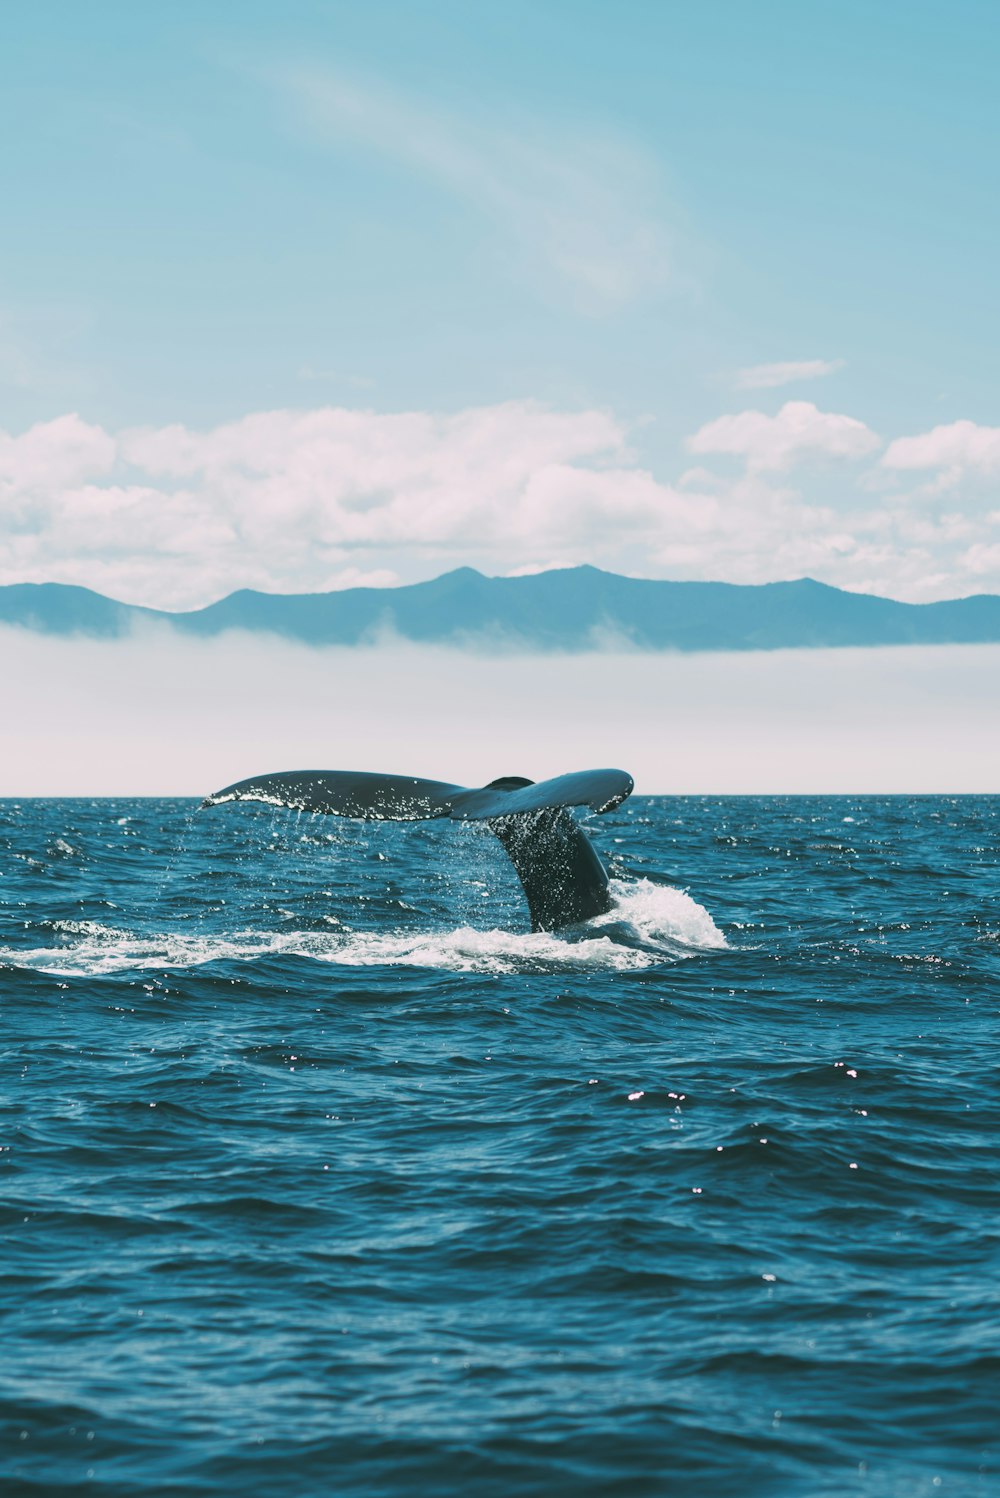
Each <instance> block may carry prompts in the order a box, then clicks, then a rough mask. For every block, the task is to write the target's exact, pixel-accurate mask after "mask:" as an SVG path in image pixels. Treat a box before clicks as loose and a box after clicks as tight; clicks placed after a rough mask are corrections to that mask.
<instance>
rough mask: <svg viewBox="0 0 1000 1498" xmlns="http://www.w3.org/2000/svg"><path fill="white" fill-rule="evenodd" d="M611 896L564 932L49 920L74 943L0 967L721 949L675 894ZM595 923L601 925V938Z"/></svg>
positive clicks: (622, 890)
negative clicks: (172, 928) (224, 931)
mask: <svg viewBox="0 0 1000 1498" xmlns="http://www.w3.org/2000/svg"><path fill="white" fill-rule="evenodd" d="M611 892H612V895H613V897H614V901H615V905H614V909H613V910H611V911H609V913H608V914H607V915H605V916H599V917H598V918H597V919H596V920H594V921H591V922H589V924H588V925H587V926H581V927H579V928H577V930H576V931H575V932H574V933H573V935H572V937H569V936H562V935H555V934H554V933H550V932H545V931H541V932H532V933H530V934H529V933H518V932H513V931H499V930H492V931H477V930H474V929H473V928H472V927H470V926H460V927H458V929H454V930H437V931H433V930H432V931H421V932H414V931H399V930H397V931H391V932H390V931H386V932H382V931H343V930H341V931H335V932H315V931H281V932H277V931H250V930H245V931H237V932H233V933H232V934H229V935H209V934H206V933H201V934H188V933H184V932H165V933H162V934H157V935H150V936H141V935H138V934H136V933H134V932H129V931H126V930H121V929H119V928H117V927H114V926H104V925H101V924H100V923H98V922H96V921H59V922H54V923H53V924H54V928H55V929H57V930H59V931H60V932H61V934H63V935H64V936H70V937H75V938H76V940H74V941H71V942H69V943H67V944H66V945H65V946H60V947H51V946H46V947H36V948H32V949H29V950H23V949H22V950H18V949H16V948H5V949H0V965H7V964H11V965H17V966H18V967H29V968H34V969H36V970H37V971H39V972H46V973H53V974H58V975H60V976H98V977H99V976H102V975H106V974H111V973H119V972H128V971H136V970H139V971H143V970H147V969H150V968H157V969H162V968H174V969H177V968H191V967H200V966H201V965H203V964H204V963H207V962H252V961H254V960H255V959H257V958H260V957H271V956H290V957H308V958H311V959H313V960H315V961H317V962H324V963H332V964H336V965H339V966H343V967H385V966H388V967H419V968H438V969H442V970H444V971H448V972H468V973H498V974H499V973H513V972H559V971H580V970H581V969H587V970H592V971H597V972H602V971H603V972H627V971H630V970H635V969H637V968H646V967H652V966H655V965H656V964H658V963H662V962H664V961H677V960H680V959H682V958H685V957H693V956H695V955H696V954H697V953H698V952H700V951H706V950H713V949H718V948H720V947H724V946H725V945H726V939H725V937H724V935H723V934H722V932H721V931H720V930H719V928H718V927H717V926H716V924H715V922H714V921H713V920H712V917H711V916H710V915H709V913H708V911H707V910H705V909H704V907H703V906H701V905H699V904H698V903H697V902H696V901H695V900H693V899H692V898H691V896H690V895H688V894H686V893H685V892H684V891H683V890H679V889H673V888H670V887H668V886H664V885H657V884H653V883H651V882H650V881H649V880H648V879H640V880H638V881H636V882H634V883H627V882H625V881H623V880H613V881H612V884H611ZM623 927H625V928H627V930H626V931H625V932H623V931H622V928H623ZM602 928H610V929H609V930H608V933H607V934H605V931H604V929H602ZM589 933H593V934H592V935H591V934H589ZM623 936H624V937H625V938H626V939H622V938H623ZM633 943H634V944H633Z"/></svg>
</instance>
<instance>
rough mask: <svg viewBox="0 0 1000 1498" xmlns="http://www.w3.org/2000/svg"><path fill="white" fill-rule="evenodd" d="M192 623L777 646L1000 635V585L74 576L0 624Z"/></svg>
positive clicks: (706, 646)
mask: <svg viewBox="0 0 1000 1498" xmlns="http://www.w3.org/2000/svg"><path fill="white" fill-rule="evenodd" d="M150 623H161V624H163V623H166V624H169V625H170V626H171V627H172V628H173V629H175V630H179V631H182V632H183V633H184V634H188V635H202V636H211V635H218V634H221V633H222V632H223V631H225V630H233V629H238V630H249V631H251V632H253V633H266V634H270V635H278V636H281V637H283V638H285V639H290V640H297V641H300V642H302V643H304V644H308V645H364V644H369V643H374V642H376V641H377V640H379V639H382V638H392V637H396V638H402V639H406V640H412V641H420V642H422V643H427V644H430V643H434V644H448V645H466V646H468V645H479V646H483V645H485V646H487V647H490V646H494V647H497V648H508V649H509V648H515V649H521V650H560V651H581V650H593V649H598V650H599V649H615V648H619V649H620V648H631V649H640V650H682V651H695V650H777V649H786V648H802V649H808V648H817V647H821V646H841V645H855V646H873V645H954V644H963V645H964V644H981V643H989V642H1000V597H998V596H996V595H992V594H980V595H977V596H975V597H972V598H959V599H953V600H949V601H946V602H941V603H923V604H913V603H899V602H896V601H895V600H893V599H890V598H879V597H875V596H873V595H870V594H865V593H847V592H844V591H843V590H841V589H839V588H833V587H829V586H828V585H827V584H825V583H818V582H814V581H813V580H812V579H811V578H801V579H799V580H798V581H795V582H779V583H762V584H756V585H750V584H747V585H742V584H735V583H710V582H667V581H654V580H650V579H643V578H634V577H620V576H618V575H617V574H616V573H613V572H602V571H600V570H599V569H598V568H596V567H571V568H565V569H561V570H557V571H552V572H540V573H535V574H532V575H530V576H527V577H485V576H483V574H482V573H480V572H476V571H475V570H474V569H473V568H471V567H460V568H458V569H457V570H456V571H454V572H448V573H445V574H444V576H442V577H438V578H435V579H434V580H433V581H431V582H423V583H411V584H408V585H405V586H401V587H396V588H347V589H344V590H342V591H340V592H335V593H290V594H275V593H258V592H254V591H252V590H250V589H242V590H240V591H239V592H236V593H231V594H229V596H228V597H226V598H223V599H220V601H219V602H218V603H213V604H210V605H209V606H208V607H207V608H202V609H193V610H191V611H189V612H186V613H168V612H166V611H164V610H159V609H150V608H144V607H140V606H138V605H133V604H125V603H118V602H116V601H115V600H114V599H111V598H106V597H104V596H103V594H100V593H95V592H92V591H91V590H90V589H89V588H80V587H73V586H70V585H67V584H63V583H14V584H10V585H8V586H6V587H0V624H9V625H17V626H20V627H22V628H25V629H30V630H35V631H39V632H42V633H44V634H48V635H61V636H81V635H82V636H89V637H91V638H100V639H117V638H121V637H123V636H127V635H129V634H131V633H132V632H133V631H134V630H135V628H136V627H137V626H139V625H142V624H150Z"/></svg>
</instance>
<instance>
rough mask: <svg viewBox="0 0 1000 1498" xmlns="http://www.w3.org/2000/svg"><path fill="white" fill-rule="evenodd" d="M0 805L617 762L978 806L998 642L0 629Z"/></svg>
mask: <svg viewBox="0 0 1000 1498" xmlns="http://www.w3.org/2000/svg"><path fill="white" fill-rule="evenodd" d="M0 652H2V661H3V669H4V694H3V695H4V712H3V719H2V723H0V796H4V797H20V796H58V795H88V796H90V795H93V796H112V795H117V796H126V795H203V794H205V793H207V792H208V791H211V790H214V789H216V788H217V787H219V786H221V785H224V784H226V783H228V782H229V781H232V780H237V779H240V778H241V777H243V776H244V775H249V774H253V773H256V772H261V771H267V770H278V769H294V768H325V769H370V770H392V771H402V772H404V773H408V772H409V773H413V774H414V775H424V776H429V777H431V778H434V779H441V780H456V781H460V782H462V783H465V784H469V785H477V784H482V783H484V782H485V781H487V780H492V779H493V778H495V777H496V776H498V775H528V776H530V777H531V778H532V779H542V778H544V777H545V776H548V775H554V774H558V773H560V772H562V771H564V770H575V769H583V768H586V767H588V766H596V765H604V764H609V765H620V766H622V767H623V768H625V769H628V770H631V771H632V773H633V774H634V775H635V779H636V788H637V790H638V791H640V792H645V793H649V794H654V793H671V792H673V793H677V794H698V793H713V792H714V793H720V794H721V793H740V792H748V793H749V792H755V793H761V794H766V793H789V794H791V793H795V792H811V791H815V792H828V793H834V792H865V791H868V792H922V791H926V792H932V791H938V792H955V793H958V792H969V791H979V792H996V791H1000V754H998V745H1000V693H998V692H997V690H996V683H997V681H998V680H1000V645H971V646H957V645H951V646H933V647H923V646H909V647H895V648H891V649H868V650H855V649H850V650H796V651H775V652H767V653H753V654H743V653H737V654H706V655H651V654H636V653H634V652H622V653H614V652H607V653H600V654H596V653H595V654H590V655H579V656H566V655H559V656H539V655H533V656H521V657H503V656H492V657H491V656H483V655H471V654H468V655H467V654H464V653H462V652H460V651H456V650H451V649H447V648H438V647H433V648H429V647H422V646H416V645H405V644H399V643H396V644H393V645H390V646H385V647H383V648H379V649H365V650H352V649H345V648H340V647H337V648H330V649H312V648H309V647H307V646H300V645H294V644H287V643H283V642H281V641H279V640H274V639H271V640H264V641H262V640H261V637H260V636H256V635H254V636H251V635H239V634H231V635H224V636H221V637H219V638H217V639H213V640H193V639H185V638H183V637H181V636H178V635H176V634H175V633H174V632H173V631H171V630H169V629H164V630H162V631H156V630H153V631H151V632H150V633H149V634H147V635H144V636H142V637H136V638H131V639H127V640H121V641H108V642H103V641H92V640H68V641H67V640H65V639H52V638H47V637H44V636H39V635H34V634H31V633H29V632H26V631H21V630H18V629H0Z"/></svg>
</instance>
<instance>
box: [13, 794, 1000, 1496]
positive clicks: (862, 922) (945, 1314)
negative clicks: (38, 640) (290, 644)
mask: <svg viewBox="0 0 1000 1498" xmlns="http://www.w3.org/2000/svg"><path fill="white" fill-rule="evenodd" d="M590 825H591V827H592V831H593V835H594V836H595V839H596V840H597V843H598V846H599V848H600V851H601V853H602V855H603V856H604V858H605V859H606V860H609V861H610V863H611V867H612V873H613V880H614V882H613V890H614V895H615V905H614V908H613V910H612V911H611V912H609V914H608V915H607V916H606V917H602V918H600V919H599V920H598V921H595V922H591V923H589V924H588V925H586V926H582V927H580V928H577V929H576V930H573V931H569V932H564V933H559V934H544V933H543V934H540V935H531V934H530V933H528V931H527V916H526V910H525V908H524V905H523V901H522V898H521V895H520V891H519V887H518V885H517V881H516V879H515V878H514V876H513V872H512V870H511V869H510V867H509V865H508V864H507V863H506V860H505V858H504V855H503V854H502V852H501V850H500V849H499V846H498V845H497V844H496V843H495V840H493V839H492V838H491V837H490V836H489V834H488V833H486V832H485V830H483V829H476V828H472V827H458V826H454V825H451V824H449V825H447V826H444V825H438V824H434V823H427V824H411V825H405V824H381V825H379V824H358V823H352V822H346V821H340V820H338V819H334V818H323V817H308V816H298V815H295V814H290V813H286V812H276V811H272V810H271V809H269V808H261V807H255V806H228V807H221V808H216V809H214V810H212V811H207V812H201V813H199V812H197V811H196V810H195V803H194V802H191V801H164V800H160V801H148V800H147V801H141V800H140V801H137V800H128V799H122V798H118V799H115V800H112V801H102V800H77V801H40V802H39V801H34V802H33V801H25V800H22V801H19V802H17V801H7V802H4V803H0V854H2V862H0V869H2V874H3V877H2V881H0V1004H2V1010H0V1013H2V1023H3V1029H4V1037H5V1059H4V1072H3V1084H2V1089H0V1125H2V1137H0V1144H2V1150H0V1180H2V1182H3V1195H2V1201H3V1205H2V1209H0V1210H2V1214H3V1227H4V1235H5V1249H4V1276H3V1279H2V1283H0V1309H2V1313H3V1324H4V1339H3V1358H2V1359H0V1451H2V1452H3V1454H4V1458H5V1479H6V1481H7V1482H8V1483H9V1484H10V1485H11V1491H13V1492H18V1493H21V1492H24V1493H31V1494H52V1495H54V1494H56V1493H59V1494H62V1493H66V1492H76V1491H77V1490H81V1491H82V1490H85V1489H86V1490H89V1491H100V1492H108V1493H116V1494H117V1493H120V1494H122V1495H123V1498H124V1495H125V1494H132V1493H135V1492H137V1491H153V1492H164V1493H178V1494H180V1493H186V1494H206V1495H208V1494H213V1495H214V1494H218V1495H222V1494H227V1495H228V1494H244V1493H247V1492H281V1493H284V1494H291V1495H303V1498H305V1495H311V1494H315V1493H317V1492H324V1493H326V1492H331V1493H332V1492H336V1493H338V1494H358V1495H361V1494H365V1495H367V1494H371V1493H378V1494H385V1495H393V1498H395V1495H397V1494H399V1495H403V1494H404V1493H406V1494H408V1493H412V1492H421V1493H434V1494H455V1495H458V1494H460V1493H461V1494H465V1493H467V1492H469V1491H475V1492H477V1493H486V1494H491V1495H493V1494H495V1495H497V1498H499V1495H501V1494H503V1495H506V1494H509V1493H511V1492H518V1493H528V1494H537V1495H539V1498H541V1495H543V1494H544V1495H548V1494H551V1493H554V1492H566V1493H573V1494H588V1495H590V1494H592V1495H597V1494H602V1495H603V1494H610V1493H612V1492H619V1493H620V1492H628V1493H637V1494H650V1495H652V1494H660V1493H664V1492H669V1493H671V1494H674V1493H677V1494H684V1495H687V1494H691V1495H692V1498H693V1495H699V1498H701V1495H703V1494H705V1493H711V1494H712V1495H720V1494H721V1495H732V1498H745V1495H748V1494H749V1495H754V1498H757V1495H759V1498H772V1495H775V1494H780V1495H795V1498H816V1495H829V1498H833V1495H838V1498H839V1495H841V1494H844V1493H852V1492H857V1493H859V1494H866V1495H878V1498H882V1495H886V1498H888V1495H898V1494H906V1495H907V1498H909V1495H918V1498H924V1495H926V1498H933V1495H936V1494H937V1493H939V1492H945V1493H951V1494H963V1495H964V1494H973V1493H975V1494H983V1495H986V1494H991V1493H992V1492H994V1491H995V1490H996V1487H997V1484H998V1482H1000V1450H998V1443H997V1434H996V1400H995V1395H994V1390H995V1388H996V1386H997V1381H998V1377H1000V1332H998V1327H1000V1315H998V1312H1000V1298H998V1292H997V1288H996V1286H997V1273H998V1269H1000V1258H998V1246H997V1233H996V1222H997V1209H998V1205H1000V1197H998V1187H997V1176H996V1168H995V1159H996V1145H997V1131H998V1125H1000V1111H998V1105H997V1098H996V1089H995V1085H994V1083H995V1045H996V1023H997V994H998V992H1000V920H998V915H997V906H996V895H997V887H998V884H997V833H998V828H1000V800H998V799H997V798H988V797H968V798H960V797H930V798H919V797H914V798H909V797H900V798H884V799H880V798H874V797H847V798H831V797H783V798H744V799H738V798H733V799H727V798H719V797H705V798H670V799H650V798H644V797H635V798H633V799H632V800H630V801H628V802H626V803H625V805H624V806H622V807H620V808H619V809H618V810H617V811H615V812H613V813H611V814H609V815H608V816H606V817H601V818H594V819H592V821H591V824H590Z"/></svg>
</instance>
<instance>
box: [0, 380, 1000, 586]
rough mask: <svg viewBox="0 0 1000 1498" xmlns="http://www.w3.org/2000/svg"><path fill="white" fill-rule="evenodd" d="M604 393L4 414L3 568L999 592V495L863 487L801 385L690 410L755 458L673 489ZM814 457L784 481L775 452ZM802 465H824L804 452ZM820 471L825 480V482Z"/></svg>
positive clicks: (56, 573)
mask: <svg viewBox="0 0 1000 1498" xmlns="http://www.w3.org/2000/svg"><path fill="white" fill-rule="evenodd" d="M628 439H629V433H628V431H627V429H626V427H625V426H624V424H623V423H622V422H620V421H619V420H617V419H616V418H615V417H614V416H612V415H611V414H609V413H608V412H606V411H599V410H580V411H570V412H559V411H552V410H549V409H546V408H545V407H542V406H540V405H537V404H535V403H533V402H530V401H522V402H509V403H507V404H504V405H498V406H486V407H478V408H472V409H469V410H465V411H458V412H455V413H450V414H440V413H433V412H425V411H409V412H393V413H383V412H377V411H358V410H347V409H342V408H337V407H325V408H321V409H318V410H311V411H264V412H257V413H255V414H253V415H250V416H246V417H244V418H242V419H241V420H238V421H232V422H227V423H225V424H223V425H221V426H218V427H215V428H212V429H210V430H207V431H197V430H194V429H192V428H189V427H186V426H181V425H171V426H164V427H156V428H143V429H132V430H126V431H122V432H118V433H111V432H107V431H105V430H104V429H102V428H101V427H99V426H95V425H92V424H90V423H87V422H85V421H84V420H82V419H81V418H80V417H79V416H75V415H68V416H62V417H59V418H57V419H56V420H54V421H50V422H45V423H41V424H39V425H38V426H35V427H32V428H31V429H30V430H29V431H27V432H25V433H23V434H21V435H19V436H13V435H8V434H5V433H0V583H3V582H22V581H34V582H44V581H56V582H70V583H80V584H84V585H85V586H88V587H93V588H97V589H99V590H100V591H101V592H104V593H107V594H109V595H111V596H112V597H119V598H123V599H125V600H127V601H132V602H139V603H147V604H152V605H158V606H160V607H166V608H191V607H196V606H198V605H201V604H205V603H209V602H212V601H213V600H214V599H216V598H219V597H222V596H223V595H225V594H227V593H229V592H231V591H232V590H233V589H235V588H240V587H252V588H260V589H263V590H265V591H271V592H275V591H277V592H300V591H324V590H327V589H332V588H338V587H350V586H386V585H388V584H391V583H392V582H395V581H396V580H397V578H399V577H403V578H406V579H412V578H414V577H426V576H430V575H434V574H437V573H440V572H443V571H445V570H446V569H448V568H450V567H455V566H459V565H464V564H471V565H473V566H478V567H480V568H481V569H482V570H484V571H487V572H491V573H497V572H507V573H521V574H524V573H527V572H530V571H533V570H534V571H537V570H540V569H542V568H545V567H547V566H549V565H552V564H553V563H555V562H561V563H565V562H567V561H570V560H572V561H587V562H591V563H593V564H594V565H596V566H599V567H604V568H607V569H609V570H616V571H621V572H626V573H630V574H632V575H638V576H649V575H651V574H653V575H657V574H658V575H661V576H662V575H666V576H673V577H678V578H717V579H720V580H724V581H729V582H743V583H758V582H769V581H773V580H775V579H780V578H789V577H801V576H803V575H810V576H815V577H818V578H820V579H822V580H823V581H826V582H831V583H835V584H838V585H840V586H846V587H851V588H856V589H859V590H862V591H873V592H880V593H886V594H889V595H891V596H894V597H904V598H912V599H916V600H926V599H931V598H939V597H949V596H952V597H953V596H957V595H960V594H964V593H969V592H983V591H1000V553H998V550H997V547H998V545H1000V511H998V510H997V508H996V499H995V495H994V496H993V498H992V499H991V500H989V499H984V498H983V496H981V495H978V493H977V494H975V495H973V496H972V497H971V498H969V499H968V500H967V501H966V498H965V495H964V494H963V495H962V496H961V497H960V496H959V495H957V494H956V493H955V492H953V491H949V492H948V493H947V494H944V493H942V494H940V495H936V496H935V495H925V496H924V497H923V499H922V502H921V504H920V505H919V506H917V505H915V504H914V502H913V496H912V495H905V494H892V495H889V496H886V495H885V494H884V493H881V494H879V495H876V496H874V497H873V495H872V494H871V493H870V492H867V491H866V490H865V489H864V487H863V483H864V476H862V480H861V483H860V484H857V485H854V486H853V487H852V484H851V481H850V479H851V476H850V473H849V472H848V474H847V475H846V476H845V478H844V479H843V481H841V480H840V479H838V482H837V486H836V492H835V503H829V502H824V500H823V495H824V488H823V485H824V474H823V471H822V460H824V459H825V458H827V457H828V456H829V455H830V454H831V453H840V454H841V455H843V456H851V455H857V454H859V453H861V452H862V451H867V450H868V449H869V447H870V446H871V444H873V443H874V442H875V441H876V440H877V439H875V438H874V436H873V434H872V433H870V432H869V431H868V428H867V427H865V426H864V425H863V424H862V423H861V422H856V421H853V420H852V419H851V418H849V417H846V416H831V415H828V414H825V413H822V412H819V411H817V410H816V408H815V407H813V406H805V407H804V408H803V407H802V406H801V405H798V406H797V405H795V404H794V403H791V404H790V405H788V406H785V407H783V408H782V411H781V412H779V414H778V416H777V417H766V416H763V415H761V413H759V412H745V413H743V415H742V416H741V417H723V418H720V420H719V422H714V423H710V424H709V425H708V426H707V427H703V428H702V429H701V431H700V432H699V433H697V434H696V435H695V437H694V438H693V439H692V444H691V445H692V446H695V447H699V448H700V449H701V450H704V451H707V452H723V453H736V454H738V455H742V456H744V457H745V458H746V459H747V464H746V469H745V471H743V472H740V473H739V474H737V475H736V476H735V477H734V476H732V475H731V474H727V473H722V474H720V473H715V472H713V471H712V470H711V469H710V468H707V467H703V466H701V467H696V468H690V469H688V470H686V471H685V472H683V473H682V474H681V477H680V478H679V480H678V482H677V483H676V484H671V483H667V482H664V481H663V480H662V479H661V478H659V477H657V476H656V475H655V474H654V473H652V472H650V471H649V470H648V469H647V468H644V467H642V466H640V464H639V461H638V459H637V457H636V455H635V454H634V452H633V451H632V450H631V448H630V446H629V441H628ZM793 459H794V460H795V461H797V462H799V463H801V464H803V465H807V464H808V460H810V459H812V460H814V466H813V467H812V468H810V467H808V466H805V467H804V470H803V472H802V473H801V474H799V475H796V479H795V482H794V483H793V482H792V480H791V478H790V477H789V475H788V474H776V473H775V472H773V471H771V472H769V471H768V470H769V469H770V470H776V469H780V468H782V467H786V468H787V467H788V466H790V464H791V462H792V461H793ZM815 460H820V461H819V466H815ZM828 477H829V475H827V479H828Z"/></svg>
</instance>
